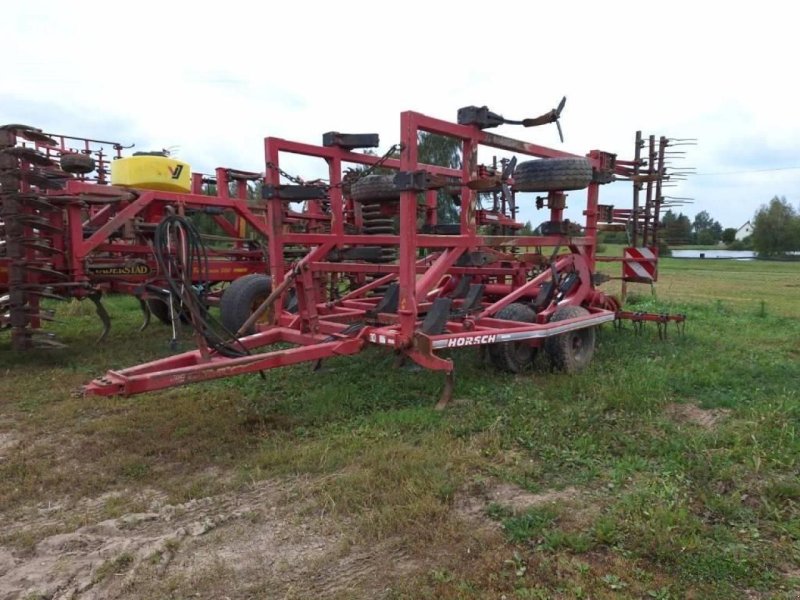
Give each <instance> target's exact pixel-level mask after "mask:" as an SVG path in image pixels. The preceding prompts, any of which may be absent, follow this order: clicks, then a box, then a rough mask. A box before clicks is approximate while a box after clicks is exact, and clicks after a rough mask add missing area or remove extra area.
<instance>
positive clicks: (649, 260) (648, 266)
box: [622, 246, 658, 283]
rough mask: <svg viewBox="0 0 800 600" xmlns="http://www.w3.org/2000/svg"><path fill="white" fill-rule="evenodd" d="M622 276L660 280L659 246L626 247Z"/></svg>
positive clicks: (642, 280) (634, 278)
mask: <svg viewBox="0 0 800 600" xmlns="http://www.w3.org/2000/svg"><path fill="white" fill-rule="evenodd" d="M622 278H623V279H624V280H625V281H638V282H644V283H649V282H653V281H657V280H658V248H657V247H655V246H643V247H641V248H625V250H623V254H622Z"/></svg>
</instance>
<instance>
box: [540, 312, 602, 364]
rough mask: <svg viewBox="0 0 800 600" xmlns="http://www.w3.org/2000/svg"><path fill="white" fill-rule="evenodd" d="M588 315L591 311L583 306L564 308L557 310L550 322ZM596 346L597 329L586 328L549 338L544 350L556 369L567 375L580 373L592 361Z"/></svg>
mask: <svg viewBox="0 0 800 600" xmlns="http://www.w3.org/2000/svg"><path fill="white" fill-rule="evenodd" d="M588 314H589V311H588V310H586V309H585V308H583V307H582V306H562V307H560V308H557V309H556V312H554V313H553V316H552V317H551V319H550V322H551V323H552V322H553V321H566V320H567V319H574V318H576V317H584V316H586V315H588ZM594 344H595V328H594V327H585V328H583V329H576V330H574V331H568V332H567V333H562V334H561V335H554V336H552V337H549V338H547V339H546V340H545V343H544V349H545V352H546V353H547V356H548V357H549V359H550V364H551V365H552V366H553V368H554V369H556V370H558V371H564V372H566V373H579V372H581V371H583V370H584V369H585V368H586V367H588V366H589V363H590V362H591V361H592V356H593V355H594Z"/></svg>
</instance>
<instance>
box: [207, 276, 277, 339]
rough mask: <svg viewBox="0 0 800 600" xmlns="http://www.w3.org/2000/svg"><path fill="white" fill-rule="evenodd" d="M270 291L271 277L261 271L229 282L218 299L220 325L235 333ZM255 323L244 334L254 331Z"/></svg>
mask: <svg viewBox="0 0 800 600" xmlns="http://www.w3.org/2000/svg"><path fill="white" fill-rule="evenodd" d="M270 292H272V279H271V278H270V277H268V276H266V275H262V274H261V273H251V274H250V275H245V276H244V277H240V278H239V279H237V280H236V281H234V282H233V283H231V284H230V285H229V286H228V287H227V288H226V289H225V291H224V292H223V294H222V298H221V299H220V301H219V314H220V320H221V321H222V325H223V326H224V327H225V329H227V330H228V331H230V332H231V333H236V332H237V331H238V330H239V328H240V327H241V326H242V325H244V323H245V321H247V319H248V318H250V315H252V314H253V311H255V309H257V308H258V307H259V305H260V304H261V303H262V302H263V301H264V300H266V299H267V296H269V295H270ZM255 332H256V328H255V325H254V326H253V327H251V328H250V329H249V330H248V331H245V332H244V335H250V334H251V333H255Z"/></svg>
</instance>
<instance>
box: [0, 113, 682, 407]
mask: <svg viewBox="0 0 800 600" xmlns="http://www.w3.org/2000/svg"><path fill="white" fill-rule="evenodd" d="M562 107H563V103H562V106H560V107H559V108H558V109H555V110H553V111H550V112H549V113H547V114H545V115H542V116H541V117H538V118H536V119H527V120H525V121H520V122H516V123H519V124H522V125H524V126H534V125H541V124H544V123H552V122H556V123H557V122H558V117H559V115H560V112H561V108H562ZM501 123H515V122H514V121H508V120H505V119H503V118H502V117H501V116H500V115H497V114H496V113H493V112H490V111H489V110H488V109H487V108H486V107H466V108H463V109H461V110H460V111H459V113H458V120H457V122H456V123H453V122H447V121H443V120H439V119H435V118H431V117H428V116H425V115H423V114H420V113H416V112H404V113H402V115H401V118H400V144H399V145H397V146H396V147H394V148H393V149H392V150H391V151H390V152H388V153H386V154H385V155H384V156H377V155H374V154H371V153H369V152H361V151H357V150H359V149H363V148H373V147H376V146H377V145H378V139H377V137H378V136H377V135H375V134H340V133H336V132H331V133H327V134H325V135H324V136H323V143H322V145H319V146H318V145H313V144H307V143H300V142H293V141H287V140H283V139H278V138H272V137H270V138H266V140H265V154H266V170H265V172H264V173H263V174H262V178H260V180H259V183H260V185H259V190H260V194H259V196H260V201H259V202H258V206H259V207H260V210H259V211H258V212H257V209H252V208H250V207H249V205H248V203H247V201H246V199H245V198H244V196H245V192H246V189H245V188H242V195H241V197H239V198H229V197H228V195H227V194H226V193H225V192H226V191H227V189H228V182H227V181H226V180H225V177H226V176H227V177H231V176H234V178H236V177H239V175H238V173H236V172H231V171H226V170H219V171H218V172H217V176H216V179H217V194H216V195H215V196H213V197H209V196H204V195H201V194H199V193H197V192H198V191H199V189H198V186H199V184H200V183H201V181H199V180H198V181H195V182H194V184H193V185H192V189H191V191H189V192H177V191H154V190H145V189H140V188H136V187H131V186H119V185H110V186H109V185H100V183H101V182H100V181H96V182H88V181H85V180H83V179H81V178H80V177H78V178H74V177H69V178H68V179H67V180H66V181H65V182H64V185H63V187H62V188H60V189H58V190H49V189H46V190H42V191H36V192H32V191H31V189H32V187H31V186H32V185H33V183H32V182H31V180H30V178H28V179H27V180H26V176H27V174H28V173H31V172H37V173H38V172H42V173H48V172H49V171H47V169H49V167H47V166H44V165H43V166H41V167H36V168H33V167H30V166H29V165H31V164H35V163H34V161H33V156H32V155H29V154H26V155H22V154H21V153H20V154H12V155H11V156H13V158H14V161H15V162H17V161H18V162H19V163H20V164H21V165H22V167H21V168H20V169H19V170H18V171H13V173H11V174H9V172H7V171H3V172H4V173H5V175H4V177H6V179H4V180H3V189H4V190H6V189H12V190H14V189H17V188H18V189H19V191H18V192H16V191H15V192H12V193H10V194H6V193H5V192H4V203H3V211H4V212H3V218H4V221H5V227H6V234H5V236H6V239H7V243H6V245H7V249H6V255H7V258H6V259H5V260H6V263H7V264H9V265H10V266H9V267H8V268H9V272H10V275H9V277H8V283H7V284H6V285H7V286H8V287H9V288H10V294H11V299H10V300H11V311H10V313H11V315H10V318H11V323H10V324H11V326H12V328H13V334H14V335H15V336H17V338H19V339H22V340H23V342H24V343H27V339H28V338H27V337H26V336H28V334H29V332H28V326H29V325H30V324H31V323H33V322H34V321H33V319H35V318H36V315H35V314H34V313H35V302H34V300H35V299H36V298H37V294H39V293H40V292H41V290H51V289H52V290H58V291H61V292H68V293H69V294H71V295H79V294H86V295H88V294H92V293H94V290H97V289H102V290H111V291H123V292H128V293H136V294H137V295H138V294H140V292H143V293H144V294H145V295H144V296H141V295H140V297H144V298H147V295H146V294H149V293H150V292H151V291H152V290H153V289H154V288H155V289H156V290H158V292H159V293H161V294H164V295H166V294H170V295H171V296H173V297H175V298H177V299H178V300H179V302H178V304H179V305H180V306H181V307H182V310H184V311H185V314H186V319H187V320H189V321H191V323H192V324H193V326H194V328H195V330H196V331H197V334H198V335H197V337H198V342H199V343H198V349H197V350H194V351H191V352H186V353H183V354H177V355H174V356H170V357H168V358H165V359H161V360H157V361H154V362H150V363H147V364H143V365H139V366H136V367H131V368H127V369H122V370H117V371H109V372H108V373H107V374H106V375H104V376H103V377H101V378H99V379H96V380H94V381H92V382H91V383H90V384H88V385H87V386H85V392H87V393H90V394H100V395H112V394H136V393H141V392H147V391H152V390H158V389H163V388H167V387H172V386H178V385H183V384H187V383H192V382H199V381H204V380H209V379H215V378H220V377H229V376H233V375H239V374H242V373H249V372H254V371H264V370H267V369H271V368H274V367H280V366H286V365H291V364H295V363H299V362H304V361H319V360H322V359H325V358H329V357H333V356H337V355H348V354H356V353H358V352H360V351H361V350H363V349H364V348H366V347H367V346H368V345H378V346H383V347H385V348H386V349H388V350H390V351H393V352H395V353H397V354H398V355H399V356H401V357H405V358H408V359H410V360H412V361H414V362H415V363H417V364H419V365H421V366H423V367H426V368H429V369H434V370H438V371H442V372H444V373H445V374H446V385H445V388H444V392H443V394H442V398H441V401H440V405H444V403H446V402H447V400H448V399H449V398H450V395H451V393H452V389H453V381H454V380H453V362H452V361H451V360H450V359H449V358H447V352H448V351H449V350H451V349H457V348H462V347H465V346H480V347H483V348H484V349H485V350H486V352H487V354H488V356H489V358H490V359H491V361H492V363H494V365H496V366H497V367H498V368H500V369H503V370H506V371H511V372H514V373H518V372H522V371H525V370H526V369H527V368H528V367H529V366H530V364H531V362H532V360H533V356H534V353H535V351H536V350H537V349H538V348H543V349H544V351H545V352H546V353H547V355H548V356H549V358H550V360H551V362H552V364H553V365H554V366H555V367H557V368H560V369H563V370H565V371H578V370H580V369H582V368H584V367H585V366H586V365H587V364H588V363H589V361H590V360H591V358H592V355H593V352H594V345H595V330H596V328H597V327H598V326H599V325H601V324H603V323H607V322H612V321H614V320H616V319H619V318H633V317H634V315H635V318H636V319H638V320H639V321H643V320H656V321H659V322H664V321H666V322H668V321H680V320H681V319H682V317H680V316H669V315H644V314H641V313H625V312H622V311H621V307H620V305H619V303H618V301H617V300H616V299H615V298H614V297H612V296H609V295H606V294H605V293H603V292H602V291H601V290H600V289H598V287H597V286H598V284H599V283H600V282H601V281H603V280H604V279H607V277H605V278H604V277H603V276H602V275H601V274H599V273H597V271H596V265H597V262H598V258H597V256H596V248H597V235H598V231H600V230H601V229H604V228H615V227H616V228H624V229H625V230H626V231H628V233H629V234H631V233H632V234H633V236H634V240H635V241H634V243H633V244H632V247H631V248H630V249H628V250H627V251H626V256H625V257H623V258H620V259H615V260H618V261H622V264H623V275H622V277H621V279H623V280H624V281H654V280H655V279H656V276H657V271H656V268H655V267H656V264H657V259H658V251H657V241H658V240H657V229H658V223H659V208H660V204H659V202H660V200H661V196H660V188H659V186H660V185H661V182H662V181H663V180H664V179H665V178H666V169H665V167H664V164H663V148H662V150H661V154H660V156H661V157H662V159H661V162H659V152H658V150H656V149H655V147H654V146H653V145H652V143H651V152H650V153H648V154H647V156H645V157H642V156H641V155H640V154H639V152H640V150H641V149H642V148H644V146H645V145H644V144H643V143H641V139H640V138H637V155H636V157H634V159H633V160H630V161H621V160H617V158H616V156H615V155H614V154H610V153H607V152H602V151H599V150H592V151H590V152H589V153H588V154H586V155H585V156H579V155H575V154H569V153H566V152H562V151H559V150H555V149H551V148H546V147H543V146H539V145H536V144H532V143H529V142H525V141H520V140H517V139H512V138H509V137H505V136H502V135H498V134H495V133H492V132H490V131H487V130H488V129H490V128H491V127H494V126H496V125H499V124H501ZM3 131H4V132H5V135H6V139H7V140H8V138H9V136H13V135H21V136H22V137H23V138H24V137H25V134H26V132H25V131H20V130H14V129H13V126H12V127H10V128H9V127H7V128H5V129H4V130H3ZM38 135H39V134H36V135H29V136H28V138H27V139H29V140H30V141H32V143H35V144H36V145H37V147H39V145H40V144H43V143H45V142H44V140H40V139H39V137H38ZM425 136H442V137H443V138H444V139H447V140H450V141H451V142H454V143H455V146H456V148H457V156H458V157H459V158H460V160H458V161H455V163H450V164H458V165H459V166H456V167H453V166H442V165H441V164H427V163H425V162H422V161H420V157H419V148H420V140H423V139H424V138H425ZM664 144H666V142H664ZM9 146H10V144H6V147H7V148H8V147H9ZM53 147H54V146H53V145H48V146H47V148H48V152H50V150H49V149H51V148H53ZM56 147H57V145H56ZM487 150H488V151H490V152H500V153H503V154H505V155H508V156H511V157H512V158H510V159H503V160H500V161H498V160H497V159H496V158H495V159H494V160H492V161H491V164H480V163H479V161H478V155H479V151H480V152H486V151H487ZM40 152H41V151H40ZM41 153H43V154H47V152H41ZM287 154H292V155H302V156H305V157H310V158H309V160H312V159H316V160H318V161H319V162H320V164H321V165H323V164H324V165H325V166H326V168H327V178H326V179H325V180H324V181H321V180H316V181H314V182H308V181H304V180H303V179H300V178H299V177H296V176H291V175H289V174H288V173H286V172H285V171H284V170H283V169H282V168H281V165H282V162H281V161H282V159H284V158H285V157H286V155H287ZM62 156H63V154H62ZM38 159H39V157H38V155H37V160H38ZM48 160H49V159H48ZM98 164H99V163H98ZM26 165H28V166H26ZM63 166H64V165H63V159H62V167H63ZM98 168H99V167H98ZM99 172H100V173H102V169H100V170H99ZM42 176H45V175H42ZM250 176H251V175H250V174H243V175H241V179H235V180H236V181H242V180H245V179H247V178H248V177H250ZM11 177H13V178H16V179H14V180H13V181H11V180H10V179H9V178H11ZM615 179H627V180H632V181H633V182H634V189H635V194H634V198H635V203H634V207H633V208H632V209H630V210H621V209H615V208H614V207H612V206H609V205H602V204H600V202H599V191H600V187H601V186H603V185H605V184H608V183H611V182H612V181H613V180H615ZM6 181H9V182H10V183H11V184H13V185H11V187H9V188H7V187H6V186H7V185H8V183H6ZM15 185H16V186H17V188H14V186H15ZM245 187H246V186H245ZM645 188H646V190H647V193H646V198H645V200H644V201H643V202H642V203H639V200H638V198H639V193H640V192H641V191H642V190H643V189H645ZM576 190H586V191H585V192H581V194H580V195H581V196H583V195H585V210H584V211H583V214H584V216H585V223H583V224H582V225H580V226H579V225H577V224H574V223H570V222H569V221H568V220H566V219H565V218H564V210H565V208H566V201H567V193H566V192H574V191H576ZM530 194H542V195H541V196H539V197H536V198H535V200H534V199H533V198H532V197H531V195H530ZM570 195H571V196H572V197H573V198H576V197H578V196H579V194H570ZM524 201H530V202H534V201H535V202H536V205H537V206H538V207H539V208H542V209H545V210H546V211H547V218H546V220H545V221H544V222H543V223H542V224H541V225H540V226H539V227H538V231H537V233H534V234H522V233H521V230H522V229H523V225H522V224H521V223H520V222H518V220H517V216H518V211H517V207H518V206H519V203H520V202H524ZM443 202H446V203H450V204H451V205H454V206H456V207H457V209H455V210H454V213H455V214H457V215H458V217H457V218H458V222H454V223H449V222H448V223H443V222H439V219H438V217H437V212H438V211H437V207H439V206H441V204H442V203H443ZM50 207H57V209H52V210H51V208H50ZM203 210H211V212H212V214H216V213H214V212H213V211H217V210H221V211H223V212H225V213H226V215H227V213H231V214H234V215H235V217H236V219H234V220H231V219H230V218H225V216H224V215H221V214H217V215H216V216H217V217H219V218H220V219H223V220H225V223H223V224H222V225H223V227H225V228H226V231H229V233H230V238H231V240H229V243H230V245H229V246H228V247H226V248H224V249H222V250H213V251H212V250H210V249H207V248H206V245H205V244H203V243H202V239H201V238H200V236H198V234H197V231H196V230H194V229H193V227H192V225H191V222H190V221H189V220H187V219H186V218H184V215H188V214H190V213H191V212H192V211H203ZM19 214H22V216H21V217H20V216H18V215H19ZM26 215H30V216H26ZM137 216H141V220H140V221H138V222H137V221H136V220H135V219H134V223H133V226H132V229H131V230H130V231H129V229H128V228H129V227H131V226H130V223H131V219H132V218H134V217H137ZM45 220H46V221H47V223H45ZM55 221H57V223H56V222H55ZM137 223H138V227H137ZM240 223H246V224H247V225H248V226H249V227H251V228H252V229H253V230H254V231H256V232H257V233H258V234H261V235H263V237H264V239H265V240H266V246H267V255H268V256H267V257H264V256H263V255H262V254H261V252H260V251H258V250H253V249H251V248H249V247H248V246H247V244H246V240H245V238H244V235H243V234H242V233H241V231H242V230H241V229H240V227H239V224H240ZM14 227H16V229H13V228H14ZM20 227H21V229H20ZM34 232H36V233H37V234H38V235H45V236H46V237H47V238H48V240H52V241H48V242H45V243H44V245H41V244H40V242H39V241H38V240H36V241H28V240H29V239H30V238H31V237H35V236H32V235H31V233H34ZM65 237H68V238H69V240H70V242H69V244H68V246H69V251H68V252H67V253H62V252H60V251H56V249H58V250H61V249H62V248H64V243H63V240H64V238H65ZM12 240H13V241H12ZM23 241H25V243H22V242H23ZM13 244H17V246H13ZM20 244H21V245H20ZM33 244H35V245H33ZM45 246H46V247H47V250H44V249H43V248H44V247H45ZM50 249H53V251H52V252H51V251H50ZM154 249H155V252H154ZM92 253H99V256H102V257H103V259H102V262H100V258H99V256H98V259H97V260H98V264H102V265H103V266H104V267H103V268H104V269H111V268H123V266H125V268H127V265H130V264H132V263H131V260H132V259H136V260H139V261H141V262H140V263H137V264H142V265H143V266H146V268H147V274H143V275H141V277H139V276H136V277H133V276H130V275H127V276H126V277H124V278H122V279H121V280H117V279H114V278H113V277H110V276H102V277H101V276H99V275H98V274H93V272H92V270H91V269H90V268H89V267H88V263H87V257H89V256H91V255H93V254H92ZM150 256H155V258H153V259H151V258H150ZM20 257H28V258H27V262H26V261H25V260H23V259H21V258H20ZM209 265H211V266H209ZM214 269H220V270H219V271H218V272H217V271H214ZM267 270H268V272H269V276H267V275H266V274H259V272H266V271H267ZM95 271H99V269H96V270H95ZM143 271H144V267H143ZM105 272H108V271H105ZM212 272H214V273H215V274H214V275H213V276H212V275H210V273H212ZM239 272H243V273H246V275H244V276H243V277H238V278H236V279H235V280H234V281H233V283H232V284H231V285H230V286H229V287H228V288H227V289H226V290H225V292H224V294H223V295H222V298H221V301H220V312H221V324H219V323H216V322H215V321H214V320H213V319H212V318H211V317H210V315H209V314H208V312H207V310H205V309H204V307H203V301H204V298H202V295H201V294H198V285H197V283H198V281H200V282H205V281H206V280H223V279H227V280H230V279H233V277H232V274H234V273H239ZM0 281H2V280H0ZM9 284H10V285H9ZM31 293H32V294H33V296H29V295H26V294H31ZM48 293H49V292H48ZM23 301H24V303H23ZM21 343H22V342H21Z"/></svg>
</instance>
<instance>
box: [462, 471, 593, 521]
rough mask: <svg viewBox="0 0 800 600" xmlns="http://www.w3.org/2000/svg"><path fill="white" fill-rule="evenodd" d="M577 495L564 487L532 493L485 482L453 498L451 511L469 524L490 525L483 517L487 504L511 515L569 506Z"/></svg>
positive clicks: (575, 491) (507, 485)
mask: <svg viewBox="0 0 800 600" xmlns="http://www.w3.org/2000/svg"><path fill="white" fill-rule="evenodd" d="M580 494H581V492H580V491H579V490H578V489H576V488H574V487H568V488H565V489H563V490H546V491H544V492H538V493H533V492H529V491H528V490H525V489H522V488H521V487H519V486H516V485H512V484H510V483H504V482H497V481H493V482H489V483H482V484H481V485H473V486H471V488H470V489H468V490H465V491H463V492H462V493H460V494H458V495H457V496H456V500H455V503H454V508H455V511H456V513H457V514H459V515H460V516H461V517H464V518H466V519H468V520H472V521H476V520H477V521H482V522H484V523H492V524H494V525H496V523H495V522H494V521H491V520H490V519H489V518H488V517H487V516H486V509H487V508H488V507H489V505H491V504H499V505H501V506H503V507H504V508H507V509H509V510H511V511H512V512H514V513H517V514H520V513H523V512H525V511H526V510H530V509H531V508H535V507H538V506H544V505H546V504H554V503H569V504H572V503H574V501H575V500H576V499H578V497H579V496H580Z"/></svg>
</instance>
